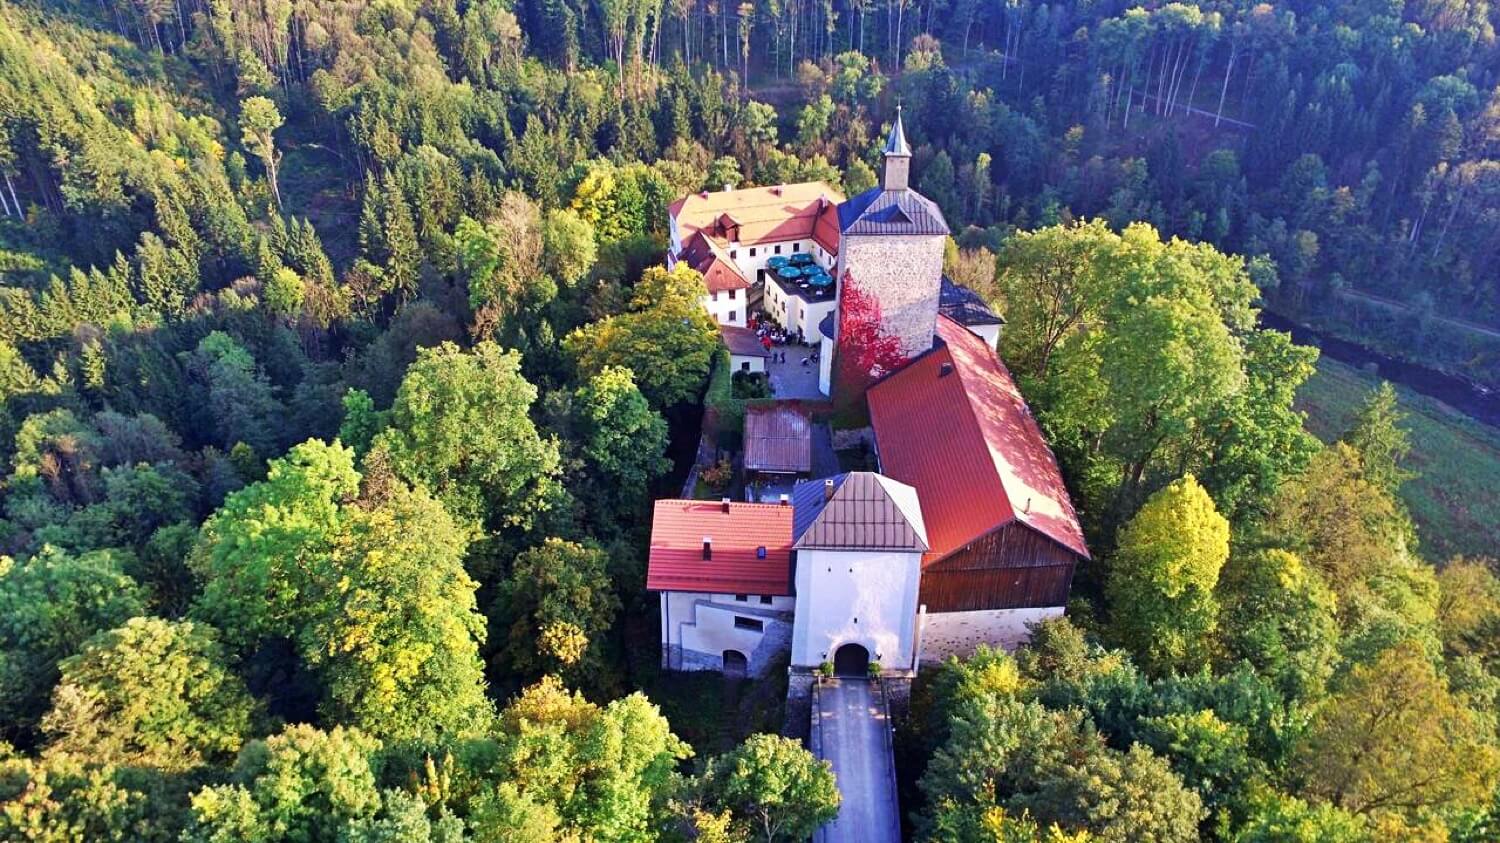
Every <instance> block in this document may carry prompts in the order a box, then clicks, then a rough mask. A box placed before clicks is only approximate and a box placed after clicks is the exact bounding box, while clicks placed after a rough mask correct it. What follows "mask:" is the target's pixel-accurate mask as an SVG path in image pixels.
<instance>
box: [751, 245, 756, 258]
mask: <svg viewBox="0 0 1500 843" xmlns="http://www.w3.org/2000/svg"><path fill="white" fill-rule="evenodd" d="M750 257H752V258H753V257H755V247H754V246H751V247H750Z"/></svg>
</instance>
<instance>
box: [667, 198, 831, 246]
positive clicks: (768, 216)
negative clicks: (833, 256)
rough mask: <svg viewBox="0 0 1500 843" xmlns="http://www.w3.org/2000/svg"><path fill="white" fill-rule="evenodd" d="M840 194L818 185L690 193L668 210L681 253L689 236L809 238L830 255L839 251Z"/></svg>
mask: <svg viewBox="0 0 1500 843" xmlns="http://www.w3.org/2000/svg"><path fill="white" fill-rule="evenodd" d="M843 201H844V197H843V194H841V193H839V192H838V191H836V190H834V189H833V188H831V187H829V186H828V185H827V184H825V183H823V182H820V181H812V182H802V183H800V184H779V185H773V186H770V187H746V188H738V189H735V190H720V191H713V192H709V191H705V192H703V193H689V194H688V195H686V196H684V197H682V198H681V199H678V200H677V201H676V202H673V203H672V204H671V206H670V207H669V208H668V210H669V211H670V213H671V214H672V218H673V219H675V220H677V231H678V235H679V237H680V238H681V240H682V243H683V250H684V251H686V250H687V248H688V242H689V240H690V239H691V238H692V235H693V234H694V233H696V232H699V231H702V232H703V233H704V234H706V235H708V236H710V237H712V238H715V239H716V240H719V241H720V242H721V243H727V242H728V240H727V239H725V238H726V237H727V236H728V235H729V234H730V233H731V232H734V233H735V234H736V235H737V237H738V242H739V243H740V244H741V245H745V246H753V245H755V244H756V243H772V242H776V243H779V242H782V241H785V240H799V239H802V238H811V239H813V240H816V241H817V243H818V245H820V246H822V247H823V248H824V249H826V250H828V251H830V252H837V251H838V247H839V226H838V205H839V203H840V202H843Z"/></svg>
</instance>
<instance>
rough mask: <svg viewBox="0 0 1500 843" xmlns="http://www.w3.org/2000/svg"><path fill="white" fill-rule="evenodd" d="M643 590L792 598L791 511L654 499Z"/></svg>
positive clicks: (787, 508)
mask: <svg viewBox="0 0 1500 843" xmlns="http://www.w3.org/2000/svg"><path fill="white" fill-rule="evenodd" d="M705 543H707V544H708V545H709V549H708V550H705V549H704V544H705ZM705 557H707V558H705ZM646 588H647V589H648V590H651V591H694V592H702V593H710V594H767V595H772V596H786V595H789V594H791V593H792V507H790V506H783V505H780V504H764V503H739V502H735V501H729V502H719V503H715V502H713V501H696V500H660V501H657V502H656V509H655V512H654V513H653V514H652V517H651V554H650V557H649V558H648V561H647V564H646Z"/></svg>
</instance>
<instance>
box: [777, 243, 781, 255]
mask: <svg viewBox="0 0 1500 843" xmlns="http://www.w3.org/2000/svg"><path fill="white" fill-rule="evenodd" d="M776 254H778V255H779V254H781V246H780V244H778V245H777V246H776Z"/></svg>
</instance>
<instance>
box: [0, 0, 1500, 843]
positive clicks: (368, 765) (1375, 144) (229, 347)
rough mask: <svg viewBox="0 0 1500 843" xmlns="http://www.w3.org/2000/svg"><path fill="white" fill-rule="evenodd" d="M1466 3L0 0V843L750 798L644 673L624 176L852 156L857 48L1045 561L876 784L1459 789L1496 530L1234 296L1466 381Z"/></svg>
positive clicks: (588, 826) (1166, 800)
mask: <svg viewBox="0 0 1500 843" xmlns="http://www.w3.org/2000/svg"><path fill="white" fill-rule="evenodd" d="M1496 15H1500V12H1497V11H1493V10H1491V9H1490V8H1489V7H1488V6H1487V5H1486V4H1484V3H1483V2H1477V0H1470V2H1462V0H1413V2H1411V3H1408V4H1390V3H1388V4H1384V5H1372V4H1369V3H1357V2H1352V0H1351V2H1345V3H1293V4H1289V5H1286V6H1273V5H1269V4H1256V5H1248V4H1247V5H1243V6H1236V5H1232V4H1223V5H1211V4H1202V5H1188V4H1182V3H1171V4H1166V5H1161V6H1157V7H1154V8H1146V7H1132V6H1128V5H1127V4H1124V3H1115V2H1104V3H1059V4H1055V5H1048V4H1042V3H1036V4H1021V3H1014V4H1012V3H1005V4H997V5H994V6H990V5H986V4H981V3H978V2H976V0H951V2H950V0H926V2H917V3H906V2H903V0H890V2H888V3H887V4H886V5H885V6H884V7H883V8H882V7H877V6H876V5H875V4H873V3H867V2H860V3H858V4H853V3H850V4H846V5H841V4H839V3H835V2H832V0H830V2H826V3H809V2H782V0H766V2H764V3H760V4H757V3H750V2H747V3H743V4H740V5H738V6H733V7H731V6H729V5H728V4H726V3H725V2H724V0H706V2H704V3H702V4H698V3H695V2H692V0H673V2H672V3H668V4H661V5H653V4H646V3H638V2H627V0H538V2H535V3H532V2H519V3H512V2H510V0H473V2H465V3H457V2H454V1H453V0H380V2H370V3H367V2H359V0H353V1H352V2H335V0H298V2H290V1H289V0H174V2H164V0H139V2H135V1H134V0H131V1H130V2H127V1H126V0H97V2H72V0H57V2H50V0H49V2H28V3H12V2H9V1H8V0H0V277H3V285H0V400H3V408H0V409H3V412H0V473H3V475H4V476H3V507H0V552H3V553H4V554H5V555H4V557H3V558H0V839H4V840H26V841H83V840H88V841H92V840H119V841H127V840H128V841H136V840H147V841H154V840H160V841H167V840H173V841H177V840H192V841H199V840H202V841H241V840H249V841H265V842H266V843H270V841H283V840H285V841H322V840H329V841H334V840H347V841H376V840H390V841H395V840H402V841H423V840H432V841H459V840H476V841H477V840H483V841H492V840H498V841H552V840H562V841H585V840H599V841H616V840H619V841H627V840H628V841H638V840H641V841H643V840H658V839H663V840H703V841H745V840H762V841H768V843H769V841H791V840H801V839H805V838H806V837H807V836H808V834H809V833H810V831H811V830H812V829H813V828H815V827H817V825H818V824H819V823H821V822H822V821H824V820H826V819H827V818H828V817H829V816H831V815H832V812H833V811H834V810H835V808H836V805H837V802H838V794H837V792H836V790H835V789H834V781H833V778H832V776H831V774H830V773H829V771H828V770H827V769H826V767H824V766H823V765H821V764H819V763H818V762H816V761H815V760H814V759H813V758H812V757H811V755H810V754H809V753H807V752H806V751H805V750H803V749H802V748H801V747H800V745H799V744H797V743H796V742H795V741H792V740H788V739H783V738H779V737H772V736H769V735H764V734H759V735H750V734H749V731H750V728H749V727H750V726H751V725H754V726H755V728H760V727H761V724H760V723H759V721H754V723H753V724H752V722H750V721H747V722H745V723H739V722H738V721H734V718H733V717H732V716H728V717H727V718H726V719H728V720H731V721H733V722H731V723H730V725H728V726H724V725H723V724H720V726H719V727H718V730H717V732H712V733H711V732H709V731H706V730H703V729H699V728H698V727H697V726H696V725H695V724H694V723H692V722H691V721H690V719H689V718H688V717H687V716H686V715H687V714H688V713H690V712H691V711H692V710H693V709H694V708H695V704H697V703H698V702H699V700H700V699H701V698H696V697H692V696H690V695H691V694H692V693H694V692H695V688H694V686H691V685H689V686H687V687H686V690H684V688H683V687H682V686H679V685H674V683H673V682H672V681H671V680H670V679H669V678H664V677H661V676H659V675H658V671H657V669H656V667H655V657H656V647H657V641H656V639H655V637H654V636H655V630H656V626H655V618H654V616H653V613H654V612H655V602H654V601H653V600H649V599H647V595H646V594H645V593H644V589H643V585H644V583H643V580H644V577H643V551H644V546H645V533H646V526H647V525H646V513H647V512H648V511H649V502H650V499H651V498H652V497H653V496H659V495H661V494H671V493H673V492H674V491H675V489H674V486H675V484H676V483H677V482H678V481H680V479H681V478H680V476H679V475H678V474H677V473H675V472H674V471H673V460H672V457H673V455H682V454H685V453H686V452H690V451H692V449H693V448H694V447H695V446H696V442H695V441H694V440H695V438H696V436H697V428H696V424H697V421H696V420H697V412H696V404H697V403H698V402H699V399H700V397H701V396H702V394H703V389H704V386H705V384H706V382H707V380H708V376H709V372H710V370H711V367H712V366H713V365H714V360H715V358H716V355H717V352H718V340H717V337H716V334H715V331H714V326H713V323H712V321H711V319H710V317H709V316H708V315H707V314H706V313H704V311H703V310H702V308H701V307H700V306H699V304H698V296H699V292H700V290H701V288H702V281H701V279H700V278H698V277H697V276H696V274H695V273H692V272H691V271H689V270H685V269H679V270H677V271H673V272H668V271H666V270H665V269H663V268H662V267H661V264H662V256H663V250H664V247H665V231H664V228H665V225H666V212H665V207H666V204H667V203H668V202H669V201H670V200H671V199H672V198H673V197H675V196H677V195H680V194H681V193H683V192H687V191H696V190H700V189H706V188H713V189H717V188H719V187H721V186H724V185H737V184H748V183H754V184H768V183H777V182H789V181H798V180H811V179H824V180H827V181H828V182H830V183H832V184H834V185H837V186H840V187H841V188H843V189H844V190H845V191H847V192H850V193H853V192H854V191H857V190H861V189H863V188H865V187H868V186H870V185H873V184H874V182H875V169H874V167H875V165H876V164H877V163H878V155H877V153H878V150H879V139H880V138H881V137H882V133H883V130H884V129H885V128H886V126H887V125H888V122H889V120H890V119H891V116H892V115H893V114H894V110H895V106H896V104H897V103H898V102H900V103H902V104H904V107H905V109H906V115H907V117H906V120H907V126H908V127H909V129H910V131H911V134H912V137H913V140H914V141H915V143H916V145H917V149H916V154H915V158H914V162H913V174H914V182H915V183H916V185H917V186H918V187H919V188H920V190H921V191H923V192H924V193H925V194H927V195H928V196H930V197H931V198H933V199H934V200H935V201H937V202H938V203H939V204H940V205H941V207H942V209H943V211H944V213H945V214H946V215H947V217H948V219H949V220H950V221H951V222H952V223H953V228H954V231H955V232H959V233H958V234H957V236H956V238H955V241H954V243H953V244H952V248H951V249H950V255H949V260H948V264H949V266H948V269H949V272H950V274H952V275H953V276H954V277H955V278H957V279H958V280H960V281H963V282H964V283H966V284H969V285H970V286H973V287H974V288H976V289H978V290H980V291H981V292H982V293H983V294H984V295H986V296H987V297H989V298H990V299H991V300H992V301H993V302H994V303H995V304H996V306H997V307H998V308H999V309H1001V310H1002V311H1003V312H1004V313H1005V315H1006V317H1007V319H1008V324H1007V327H1006V333H1005V339H1004V341H1003V343H1002V348H1001V350H1002V353H1003V355H1004V357H1005V359H1006V361H1007V363H1008V364H1009V365H1010V366H1011V368H1012V369H1013V371H1014V372H1015V373H1016V376H1017V380H1018V381H1019V382H1020V384H1021V386H1022V388H1023V389H1024V390H1025V392H1026V395H1027V397H1028V399H1029V400H1030V401H1031V402H1032V405H1033V406H1034V408H1035V409H1036V411H1037V414H1038V417H1039V418H1040V419H1041V420H1042V423H1043V426H1044V427H1045V429H1046V431H1047V433H1048V435H1049V437H1050V438H1051V440H1052V442H1053V444H1054V447H1055V449H1056V451H1057V453H1058V456H1059V458H1060V459H1061V461H1062V463H1063V468H1064V471H1065V474H1066V475H1067V479H1068V480H1069V483H1070V486H1071V488H1072V489H1073V491H1074V494H1075V498H1076V500H1077V501H1078V504H1079V507H1080V510H1081V514H1082V516H1083V518H1084V521H1085V527H1086V529H1087V531H1088V534H1089V539H1090V544H1091V547H1092V548H1093V549H1094V552H1095V557H1096V560H1097V561H1096V562H1095V563H1094V564H1091V565H1090V566H1088V567H1087V568H1086V569H1085V570H1083V571H1082V572H1081V573H1080V576H1079V580H1078V582H1077V583H1076V587H1075V593H1076V597H1077V599H1076V601H1075V605H1074V606H1073V611H1072V612H1070V617H1071V620H1069V621H1057V622H1053V623H1050V624H1048V625H1046V626H1044V627H1042V628H1040V629H1039V631H1038V633H1037V635H1036V639H1035V641H1034V642H1033V644H1032V645H1031V646H1030V647H1028V648H1026V649H1024V650H1022V651H1020V652H1018V653H1017V654H1014V655H1005V654H1000V653H993V652H981V653H980V654H979V655H977V656H976V657H974V658H973V659H971V660H969V661H967V662H963V663H960V662H953V663H950V664H949V665H947V666H946V667H944V668H943V669H941V670H938V671H936V672H934V673H932V674H930V675H926V674H924V676H922V677H921V678H920V679H919V680H918V683H917V688H916V690H915V693H914V698H913V705H912V712H911V716H910V718H909V720H908V721H907V722H906V723H905V724H904V726H903V728H902V731H901V734H900V735H899V736H898V742H899V747H898V750H899V753H900V759H901V762H902V769H903V771H904V774H905V775H906V777H907V781H906V782H905V784H904V787H905V792H904V794H903V800H904V802H903V805H904V807H905V808H906V809H907V810H908V812H909V813H910V818H909V819H910V829H909V830H910V832H911V833H912V834H913V835H914V836H915V837H916V838H917V839H922V840H951V841H982V840H991V841H1006V843H1017V841H1032V840H1046V841H1052V843H1063V841H1086V840H1101V841H1135V840H1157V841H1186V840H1195V839H1216V840H1239V841H1314V840H1318V841H1323V840H1333V841H1364V840H1413V841H1415V840H1422V841H1440V840H1453V841H1492V840H1496V839H1500V831H1497V828H1500V803H1497V791H1496V783H1497V775H1500V723H1497V700H1500V582H1497V580H1496V577H1495V575H1494V572H1493V570H1492V567H1491V566H1492V563H1491V562H1490V561H1487V560H1479V559H1468V560H1465V559H1461V558H1455V559H1452V560H1439V561H1443V562H1444V563H1445V564H1444V565H1442V567H1441V569H1440V570H1439V569H1438V568H1435V567H1434V566H1433V565H1432V564H1430V563H1429V561H1428V560H1427V559H1426V558H1424V554H1427V555H1429V556H1430V555H1431V554H1430V552H1429V551H1428V548H1430V547H1432V546H1433V545H1432V542H1428V543H1426V544H1424V542H1423V537H1422V536H1420V535H1418V532H1417V528H1416V527H1414V526H1413V522H1412V519H1411V517H1410V515H1409V514H1408V512H1407V510H1406V507H1405V506H1404V505H1403V503H1402V502H1401V498H1400V496H1399V495H1400V490H1401V488H1402V486H1403V484H1404V483H1406V482H1407V481H1408V479H1409V474H1410V470H1409V469H1410V467H1409V465H1408V462H1409V461H1408V459H1407V454H1408V451H1409V449H1410V448H1411V447H1412V443H1411V442H1409V441H1408V438H1407V435H1406V433H1405V429H1406V428H1405V422H1404V420H1403V418H1402V413H1401V411H1400V409H1399V407H1398V405H1397V403H1396V400H1395V398H1394V393H1392V392H1390V391H1388V390H1378V391H1376V392H1374V393H1372V394H1370V395H1369V396H1368V397H1367V398H1366V400H1365V403H1364V406H1363V408H1362V409H1361V411H1360V412H1359V414H1358V416H1357V418H1356V419H1355V420H1354V422H1353V423H1352V424H1351V425H1349V427H1348V429H1347V430H1344V431H1340V432H1339V435H1338V437H1337V441H1335V442H1333V443H1332V444H1330V445H1328V446H1326V447H1325V446H1322V445H1320V444H1319V443H1318V442H1317V440H1315V439H1314V438H1313V437H1312V436H1311V435H1310V434H1308V433H1307V432H1306V431H1305V430H1304V428H1303V419H1302V416H1301V415H1300V414H1299V413H1297V412H1296V411H1295V410H1294V409H1293V405H1292V401H1293V397H1294V396H1295V394H1296V392H1297V390H1298V387H1299V386H1300V385H1301V384H1302V383H1304V381H1306V380H1307V378H1308V377H1309V376H1310V375H1311V373H1312V371H1313V365H1314V359H1315V357H1316V354H1315V353H1314V352H1313V351H1311V350H1310V349H1304V348H1299V347H1297V346H1295V345H1293V344H1292V343H1291V342H1290V340H1289V339H1288V338H1287V337H1286V336H1285V335H1283V334H1280V333H1277V332H1274V331H1267V330H1261V329H1258V328H1257V326H1256V319H1257V312H1258V309H1259V308H1260V307H1263V306H1264V307H1272V308H1275V309H1277V310H1278V311H1283V312H1285V313H1287V314H1290V315H1292V316H1294V317H1296V318H1299V319H1302V320H1305V321H1308V322H1313V323H1316V324H1319V325H1322V326H1325V327H1328V328H1331V329H1333V330H1336V331H1339V332H1342V333H1346V334H1348V335H1350V336H1354V337H1357V338H1359V339H1360V340H1361V341H1362V342H1365V343H1367V344H1369V345H1371V346H1374V347H1377V348H1381V349H1385V350H1388V351H1391V352H1393V353H1398V354H1403V355H1406V356H1410V357H1412V358H1414V359H1417V360H1420V361H1423V362H1426V363H1429V364H1432V365H1435V366H1438V367H1442V368H1447V369H1451V370H1453V371H1457V372H1461V373H1463V374H1465V375H1466V376H1469V377H1473V378H1476V379H1481V380H1488V381H1492V382H1497V383H1500V340H1497V339H1495V338H1494V337H1493V336H1490V335H1487V334H1486V333H1485V332H1484V329H1485V328H1486V326H1488V327H1489V328H1495V327H1497V326H1500V271H1497V266H1500V85H1497V82H1500V78H1497V77H1500V47H1497V45H1496V43H1495V33H1494V23H1495V21H1494V17H1495V16H1496ZM1174 236H1180V237H1182V238H1184V239H1182V240H1177V239H1173V238H1174ZM1241 256H1243V257H1241ZM678 462H682V459H681V458H680V457H679V459H678ZM1440 544H1441V546H1442V547H1445V548H1453V547H1470V546H1472V544H1471V543H1468V542H1465V541H1462V540H1460V539H1452V538H1451V537H1444V540H1443V541H1442V542H1441V543H1440ZM642 630H644V633H643V632H642ZM776 690H777V689H775V688H774V687H773V688H771V689H770V692H769V694H765V695H763V696H770V697H775V696H776V693H775V692H776ZM643 692H650V693H651V694H653V696H649V697H648V695H647V694H646V693H643ZM674 694H675V695H676V697H675V698H674ZM685 695H687V696H686V699H684V696H685ZM657 704H660V705H661V706H662V708H660V709H659V708H658V707H657ZM698 707H701V706H698ZM663 710H667V711H669V712H671V713H672V714H673V719H672V721H671V722H669V721H668V718H667V717H665V716H664V715H663V714H662V711H663ZM679 713H682V714H684V717H681V718H678V717H677V716H676V715H677V714H679ZM700 714H701V713H700ZM752 720H753V719H752ZM778 725H779V723H773V724H772V728H775V726H778ZM741 727H744V728H741ZM725 733H727V735H726V734H725ZM689 737H690V738H692V739H693V741H692V742H689V741H688V740H685V738H689Z"/></svg>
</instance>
